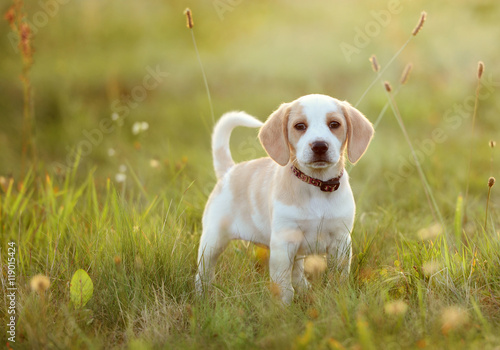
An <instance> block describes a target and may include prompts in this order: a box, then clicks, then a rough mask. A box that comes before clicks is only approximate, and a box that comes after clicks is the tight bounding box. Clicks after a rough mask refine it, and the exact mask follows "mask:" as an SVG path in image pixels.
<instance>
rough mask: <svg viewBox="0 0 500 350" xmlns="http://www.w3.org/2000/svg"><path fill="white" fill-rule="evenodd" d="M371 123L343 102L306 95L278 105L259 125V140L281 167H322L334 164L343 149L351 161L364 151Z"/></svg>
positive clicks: (338, 159)
mask: <svg viewBox="0 0 500 350" xmlns="http://www.w3.org/2000/svg"><path fill="white" fill-rule="evenodd" d="M373 132H374V130H373V126H372V124H371V123H370V121H369V120H368V119H366V117H365V116H364V115H363V114H361V112H359V111H358V110H357V109H355V108H354V107H352V106H351V105H350V104H349V103H347V102H341V101H339V100H337V99H334V98H332V97H329V96H325V95H306V96H303V97H301V98H299V99H297V100H295V101H293V102H290V103H284V104H282V105H281V106H280V107H279V108H278V109H277V110H276V111H275V112H274V113H273V114H271V116H270V117H269V118H268V119H267V121H266V123H265V124H264V125H263V126H262V128H261V130H260V132H259V139H260V141H261V143H262V146H263V147H264V149H265V150H266V152H267V154H268V155H269V156H270V157H271V158H272V159H273V160H274V161H276V162H277V163H278V164H280V165H282V166H285V165H287V164H288V163H289V162H290V161H297V162H298V163H299V165H301V166H302V167H307V168H311V169H318V170H319V169H326V168H329V167H331V166H333V165H335V164H337V163H338V162H339V161H340V160H341V159H342V156H343V152H344V150H345V149H346V148H347V156H348V158H349V161H350V162H351V163H356V162H357V161H358V159H359V158H361V156H362V155H363V153H365V151H366V148H367V147H368V144H369V143H370V141H371V138H372V136H373Z"/></svg>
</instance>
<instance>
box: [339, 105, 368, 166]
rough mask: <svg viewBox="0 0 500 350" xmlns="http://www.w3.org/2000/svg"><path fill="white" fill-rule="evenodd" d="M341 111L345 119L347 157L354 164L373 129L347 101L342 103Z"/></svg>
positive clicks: (365, 146)
mask: <svg viewBox="0 0 500 350" xmlns="http://www.w3.org/2000/svg"><path fill="white" fill-rule="evenodd" d="M342 111H343V112H344V116H345V119H346V121H347V157H348V158H349V161H350V162H351V163H353V164H354V163H356V162H357V161H358V160H359V158H361V156H362V155H363V154H364V153H365V151H366V149H367V148H368V145H369V144H370V141H371V139H372V137H373V133H374V132H375V130H374V129H373V126H372V123H370V121H369V120H368V119H366V117H365V116H364V115H363V114H362V113H361V112H360V111H358V110H357V109H356V108H354V107H353V106H351V105H350V104H349V103H348V102H345V101H344V102H343V103H342Z"/></svg>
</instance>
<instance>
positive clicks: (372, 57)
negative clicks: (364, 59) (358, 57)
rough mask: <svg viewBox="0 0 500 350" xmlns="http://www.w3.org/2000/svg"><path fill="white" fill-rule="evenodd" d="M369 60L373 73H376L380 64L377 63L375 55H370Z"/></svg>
mask: <svg viewBox="0 0 500 350" xmlns="http://www.w3.org/2000/svg"><path fill="white" fill-rule="evenodd" d="M369 60H370V62H371V63H372V68H373V71H374V72H375V73H377V72H378V71H379V70H380V65H379V64H378V61H377V56H375V55H372V56H371V57H370V58H369Z"/></svg>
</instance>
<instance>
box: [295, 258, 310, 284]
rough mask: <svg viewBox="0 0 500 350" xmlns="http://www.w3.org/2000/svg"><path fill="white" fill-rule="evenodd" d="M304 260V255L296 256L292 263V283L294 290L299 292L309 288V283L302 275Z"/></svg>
mask: <svg viewBox="0 0 500 350" xmlns="http://www.w3.org/2000/svg"><path fill="white" fill-rule="evenodd" d="M304 260H305V256H297V257H295V262H294V263H293V272H292V284H293V287H294V288H295V290H297V291H299V292H305V291H307V290H308V289H309V288H311V284H310V283H309V282H308V281H307V278H306V276H305V275H304Z"/></svg>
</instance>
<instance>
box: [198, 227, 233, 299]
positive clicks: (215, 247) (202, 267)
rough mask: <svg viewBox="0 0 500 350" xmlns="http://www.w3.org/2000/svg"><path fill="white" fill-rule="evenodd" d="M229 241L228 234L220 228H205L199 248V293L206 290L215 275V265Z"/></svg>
mask: <svg viewBox="0 0 500 350" xmlns="http://www.w3.org/2000/svg"><path fill="white" fill-rule="evenodd" d="M228 243H229V238H228V236H227V235H225V234H222V235H220V234H219V231H218V230H212V229H208V230H204V231H203V234H202V236H201V240H200V247H199V248H198V273H197V274H196V279H195V284H196V292H197V294H198V295H200V294H202V293H203V292H204V291H206V290H207V289H208V288H209V286H210V284H211V283H212V281H213V279H214V277H215V265H216V264H217V259H218V258H219V256H220V254H221V253H222V252H223V251H224V249H225V248H226V247H227V245H228Z"/></svg>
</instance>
